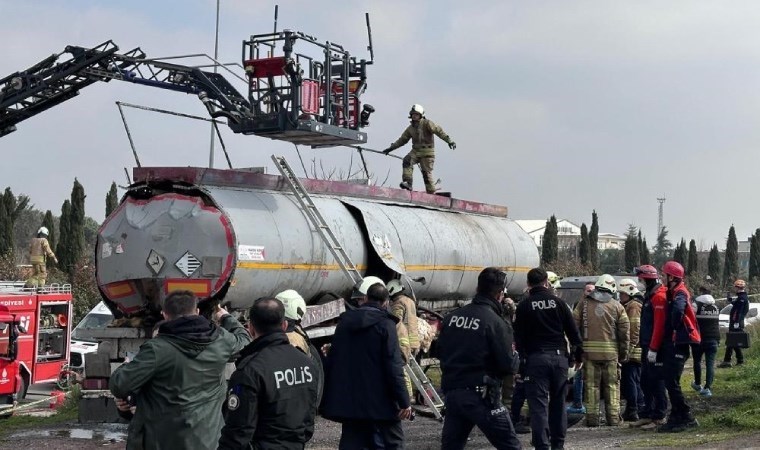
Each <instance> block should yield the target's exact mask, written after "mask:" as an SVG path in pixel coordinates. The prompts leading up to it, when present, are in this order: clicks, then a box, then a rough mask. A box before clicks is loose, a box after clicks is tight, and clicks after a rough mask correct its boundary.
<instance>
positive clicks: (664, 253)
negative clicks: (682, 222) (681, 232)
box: [654, 227, 673, 266]
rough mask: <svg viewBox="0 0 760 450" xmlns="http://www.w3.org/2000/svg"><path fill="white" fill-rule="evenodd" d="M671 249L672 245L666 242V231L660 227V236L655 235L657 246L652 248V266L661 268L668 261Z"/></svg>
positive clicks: (665, 228)
mask: <svg viewBox="0 0 760 450" xmlns="http://www.w3.org/2000/svg"><path fill="white" fill-rule="evenodd" d="M671 248H673V244H671V243H670V241H669V240H668V229H667V227H662V230H660V234H658V235H657V244H655V246H654V264H655V265H657V266H661V265H662V264H663V263H664V262H665V261H666V260H667V259H668V256H669V255H670V249H671Z"/></svg>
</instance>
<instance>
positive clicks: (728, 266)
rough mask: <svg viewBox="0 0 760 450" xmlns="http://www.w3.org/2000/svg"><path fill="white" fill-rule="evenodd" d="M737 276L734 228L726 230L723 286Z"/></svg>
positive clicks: (737, 254) (737, 264)
mask: <svg viewBox="0 0 760 450" xmlns="http://www.w3.org/2000/svg"><path fill="white" fill-rule="evenodd" d="M738 276H739V241H738V240H737V239H736V231H735V230H734V226H733V225H731V228H729V229H728V239H727V240H726V257H725V259H724V260H723V284H726V285H727V284H729V283H731V282H733V281H734V280H735V279H736V277H738Z"/></svg>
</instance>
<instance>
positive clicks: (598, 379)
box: [573, 274, 630, 427]
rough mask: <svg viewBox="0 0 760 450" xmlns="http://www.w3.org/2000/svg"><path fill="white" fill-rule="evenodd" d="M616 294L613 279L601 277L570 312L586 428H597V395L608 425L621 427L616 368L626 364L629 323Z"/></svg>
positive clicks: (611, 277) (610, 276)
mask: <svg viewBox="0 0 760 450" xmlns="http://www.w3.org/2000/svg"><path fill="white" fill-rule="evenodd" d="M615 294H617V282H616V281H615V278H614V277H613V276H612V275H608V274H604V275H602V276H600V277H599V279H598V280H597V281H596V284H595V285H594V290H593V292H591V294H590V295H589V296H588V297H586V298H584V299H583V300H581V304H580V305H577V307H576V308H575V310H574V311H573V318H574V319H575V323H576V325H577V326H578V328H579V329H580V332H581V336H582V338H583V350H584V354H583V359H584V362H583V378H584V379H585V380H586V426H588V427H598V426H599V398H600V393H601V396H602V397H604V412H605V416H606V419H607V421H606V423H607V425H608V426H618V425H620V384H619V379H618V367H619V364H622V363H623V362H625V361H627V360H628V345H629V344H630V334H629V332H630V322H629V320H628V315H627V314H626V313H625V308H624V307H623V305H621V304H620V302H617V301H614V300H615Z"/></svg>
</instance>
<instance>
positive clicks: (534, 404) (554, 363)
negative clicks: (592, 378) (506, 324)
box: [515, 267, 583, 450]
mask: <svg viewBox="0 0 760 450" xmlns="http://www.w3.org/2000/svg"><path fill="white" fill-rule="evenodd" d="M528 287H529V289H530V290H529V295H528V297H527V298H525V299H524V300H522V301H521V302H520V303H518V304H517V312H516V314H515V343H516V344H517V351H518V352H519V353H520V358H521V359H522V361H521V362H522V363H523V364H524V373H523V374H522V375H523V379H524V382H525V391H526V394H527V397H528V408H529V409H530V427H531V430H532V436H533V445H534V446H535V448H537V449H540V450H543V449H548V448H550V447H549V445H550V444H551V448H553V449H559V448H563V447H564V445H565V434H566V433H567V411H566V410H565V396H566V395H567V375H568V368H569V355H568V353H567V347H568V344H567V343H568V341H569V342H570V346H571V347H572V349H573V351H572V359H573V363H574V365H575V367H576V369H577V368H578V367H579V366H580V364H581V356H582V354H583V345H582V344H583V343H582V341H581V336H580V334H579V333H578V327H577V326H576V325H575V321H574V320H573V314H572V312H571V311H570V308H569V307H568V306H567V304H566V303H565V301H564V300H562V299H561V298H559V297H557V296H555V295H552V293H551V291H550V290H549V286H548V280H547V275H546V271H545V270H544V269H541V268H538V267H537V268H534V269H530V270H529V271H528ZM566 339H567V340H566Z"/></svg>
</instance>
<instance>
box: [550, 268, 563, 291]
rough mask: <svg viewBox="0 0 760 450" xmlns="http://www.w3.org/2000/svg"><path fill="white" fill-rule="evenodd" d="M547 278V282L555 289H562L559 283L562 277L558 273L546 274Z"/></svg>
mask: <svg viewBox="0 0 760 450" xmlns="http://www.w3.org/2000/svg"><path fill="white" fill-rule="evenodd" d="M546 278H547V280H549V284H550V285H551V286H552V287H553V288H554V289H559V288H560V287H562V283H560V282H559V280H561V279H562V277H560V276H559V275H557V274H556V273H554V272H546Z"/></svg>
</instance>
